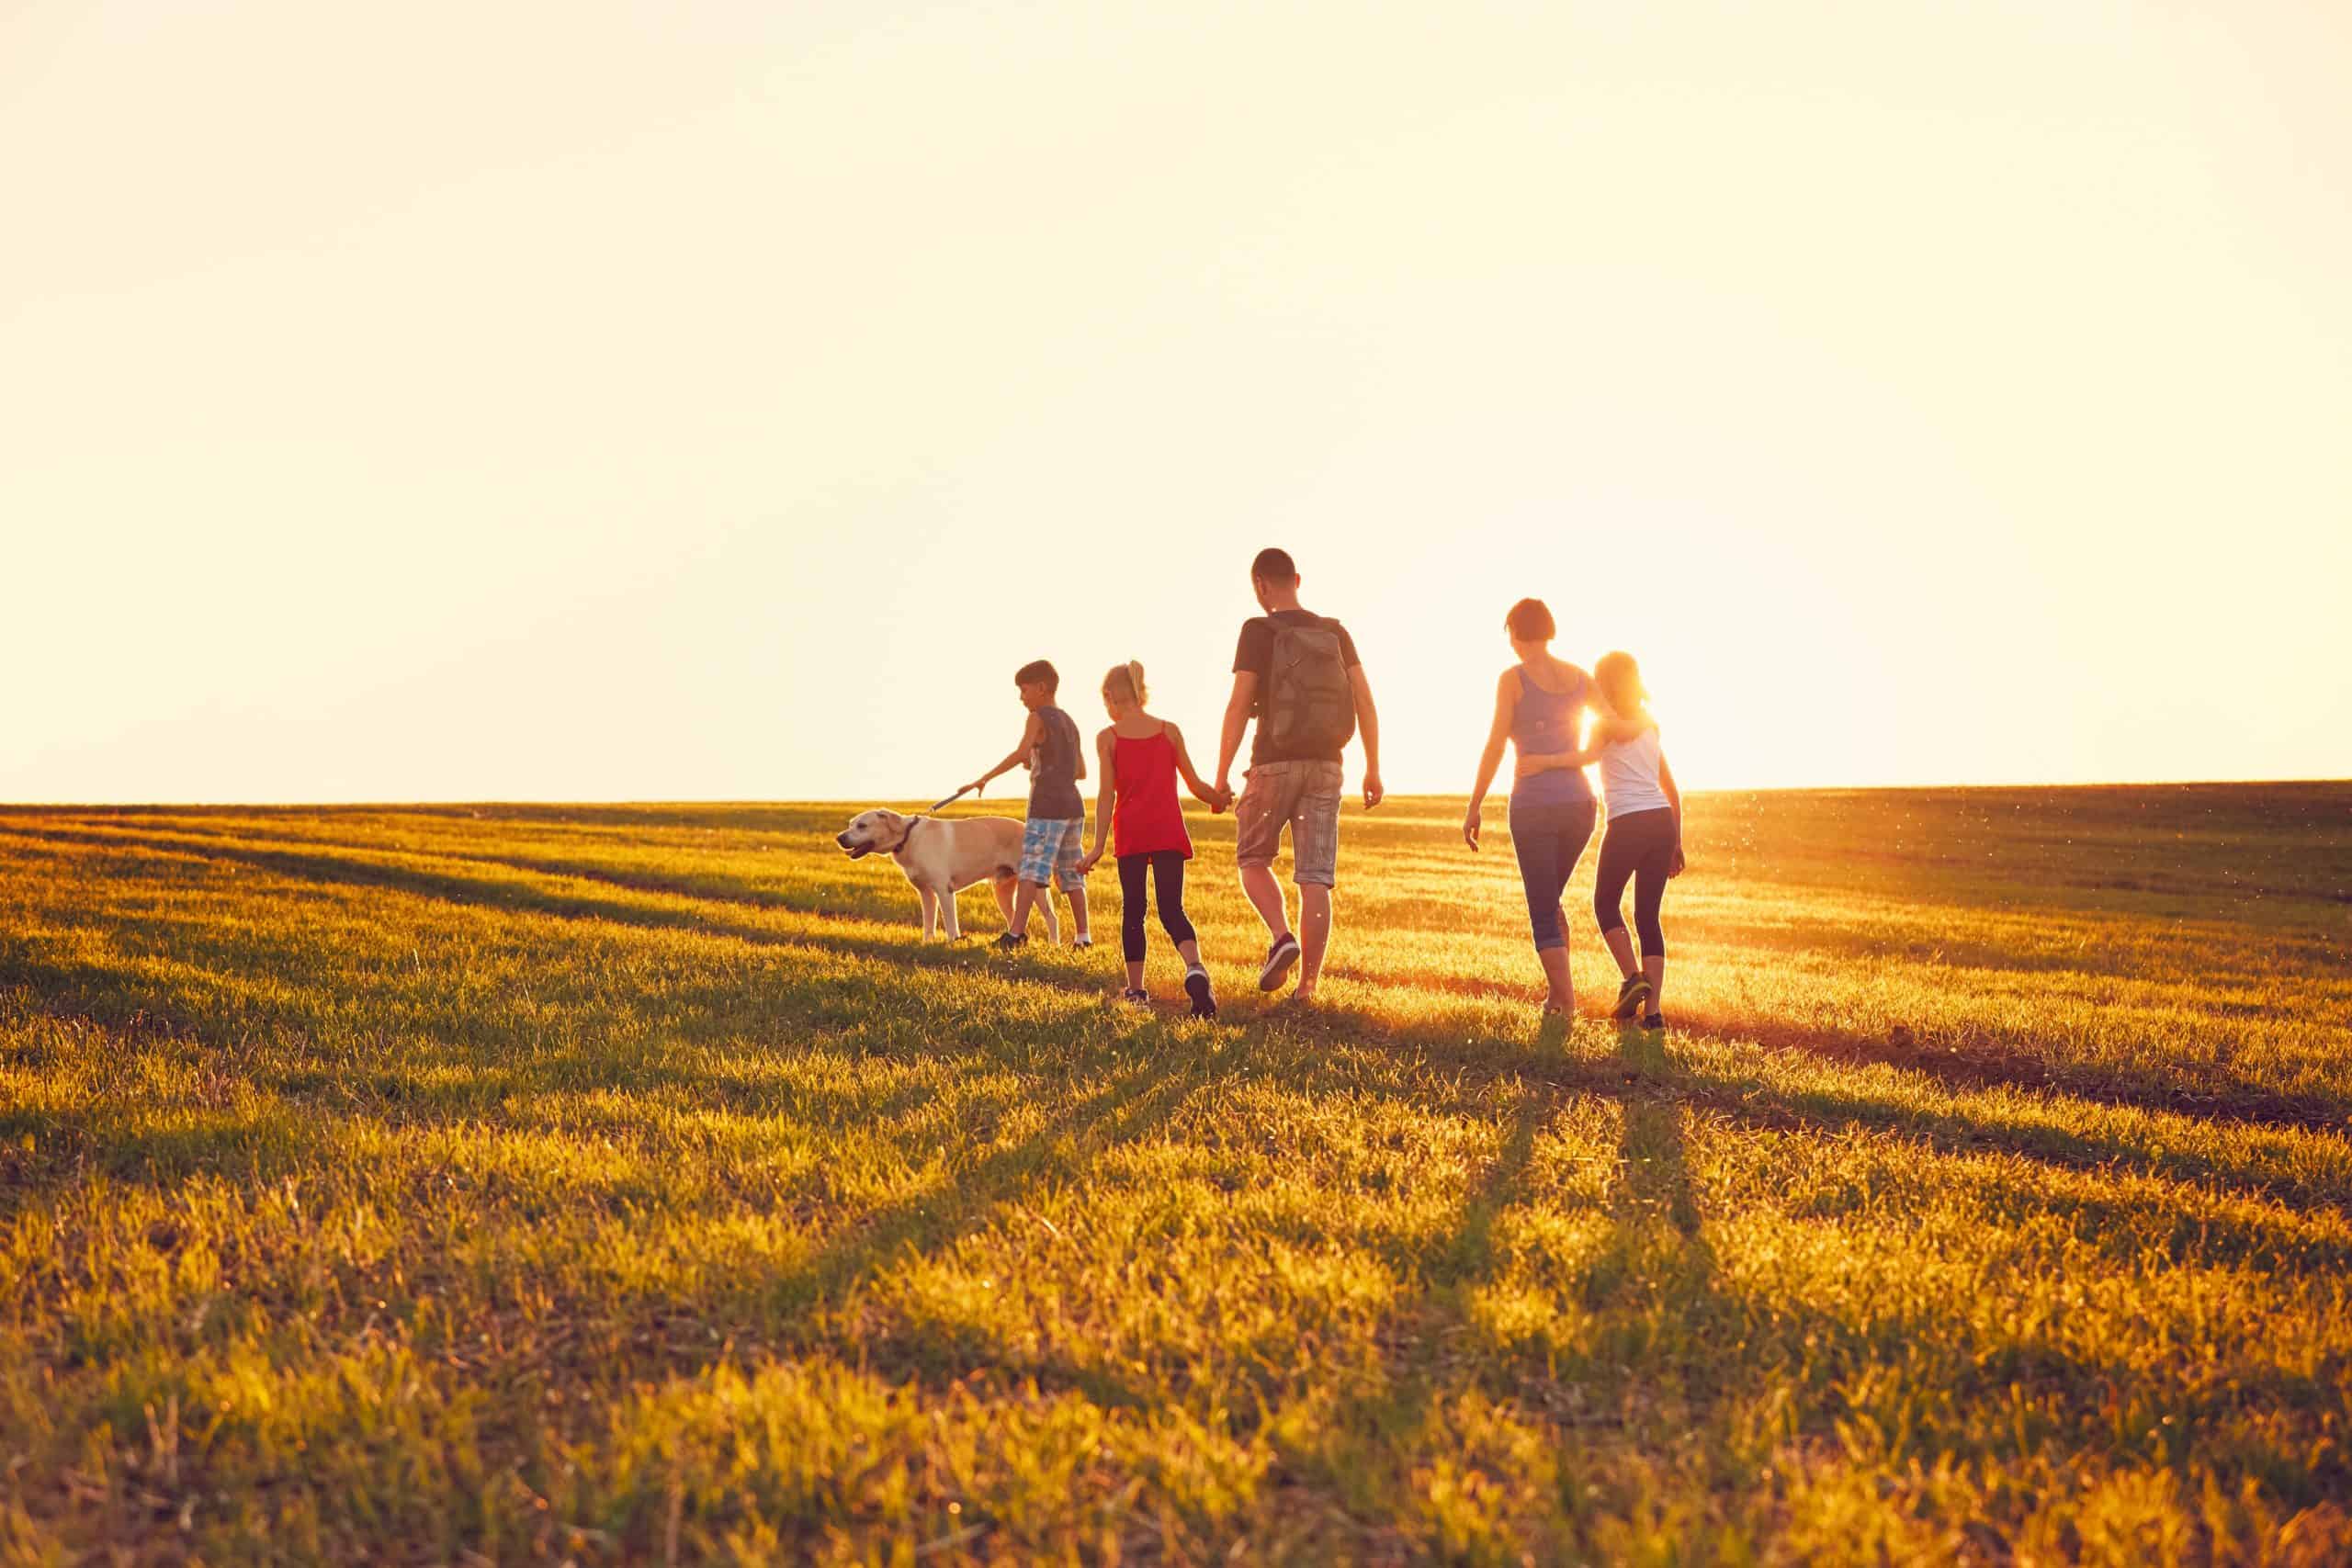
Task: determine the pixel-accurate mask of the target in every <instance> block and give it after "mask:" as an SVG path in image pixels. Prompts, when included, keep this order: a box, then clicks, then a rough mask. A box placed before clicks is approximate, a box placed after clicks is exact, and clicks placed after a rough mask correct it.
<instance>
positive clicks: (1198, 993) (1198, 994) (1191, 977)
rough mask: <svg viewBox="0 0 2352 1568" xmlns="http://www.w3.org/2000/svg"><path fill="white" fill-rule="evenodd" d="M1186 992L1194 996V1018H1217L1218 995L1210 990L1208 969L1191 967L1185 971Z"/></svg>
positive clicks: (1191, 996) (1189, 995) (1187, 994)
mask: <svg viewBox="0 0 2352 1568" xmlns="http://www.w3.org/2000/svg"><path fill="white" fill-rule="evenodd" d="M1184 994H1185V995H1186V996H1188V997H1190V998H1193V1017H1194V1018H1215V1017H1216V995H1215V994H1214V993H1213V992H1211V991H1210V990H1209V972H1208V971H1207V970H1205V969H1191V970H1187V971H1186V972H1185V974H1184Z"/></svg>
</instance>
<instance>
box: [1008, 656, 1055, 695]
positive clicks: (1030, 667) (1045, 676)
mask: <svg viewBox="0 0 2352 1568" xmlns="http://www.w3.org/2000/svg"><path fill="white" fill-rule="evenodd" d="M1012 683H1013V684H1014V685H1016V686H1043V687H1045V688H1046V690H1047V691H1049V692H1058V691H1060V690H1061V689H1062V678H1061V676H1060V675H1058V674H1057V673H1056V672H1055V671H1054V666H1053V662H1052V660H1045V659H1033V660H1030V661H1029V662H1028V663H1026V664H1024V665H1023V666H1022V667H1021V668H1020V669H1018V670H1015V671H1013V672H1012Z"/></svg>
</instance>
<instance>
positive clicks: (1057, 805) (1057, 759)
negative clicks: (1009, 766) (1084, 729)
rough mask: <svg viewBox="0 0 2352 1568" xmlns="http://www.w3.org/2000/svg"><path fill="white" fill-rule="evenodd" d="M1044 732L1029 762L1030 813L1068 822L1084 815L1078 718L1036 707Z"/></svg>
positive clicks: (1047, 708) (1059, 710) (1054, 709)
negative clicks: (1080, 787) (1080, 779)
mask: <svg viewBox="0 0 2352 1568" xmlns="http://www.w3.org/2000/svg"><path fill="white" fill-rule="evenodd" d="M1037 717H1038V718H1039V719H1040V720H1041V721H1042V722H1043V727H1044V733H1043V735H1042V737H1041V738H1040V739H1038V741H1037V746H1036V750H1035V754H1034V755H1033V757H1032V759H1031V762H1030V766H1031V768H1032V769H1033V770H1034V771H1033V772H1032V773H1030V775H1029V815H1030V816H1032V817H1046V818H1053V819H1054V820H1055V821H1057V822H1067V821H1069V819H1070V818H1073V817H1084V816H1085V815H1086V799H1085V797H1084V796H1083V795H1080V794H1079V793H1078V777H1079V773H1080V771H1081V764H1082V763H1083V761H1084V758H1083V756H1082V755H1081V754H1080V751H1079V749H1078V721H1077V720H1075V719H1073V718H1071V717H1070V716H1069V715H1068V714H1066V713H1064V712H1062V710H1061V709H1059V708H1052V707H1046V708H1039V709H1038V710H1037Z"/></svg>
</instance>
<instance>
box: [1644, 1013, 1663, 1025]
mask: <svg viewBox="0 0 2352 1568" xmlns="http://www.w3.org/2000/svg"><path fill="white" fill-rule="evenodd" d="M1642 1027H1643V1028H1644V1029H1664V1028H1665V1027H1666V1015H1665V1014H1664V1013H1658V1012H1654V1013H1652V1014H1650V1015H1649V1017H1647V1018H1645V1019H1644V1020H1642Z"/></svg>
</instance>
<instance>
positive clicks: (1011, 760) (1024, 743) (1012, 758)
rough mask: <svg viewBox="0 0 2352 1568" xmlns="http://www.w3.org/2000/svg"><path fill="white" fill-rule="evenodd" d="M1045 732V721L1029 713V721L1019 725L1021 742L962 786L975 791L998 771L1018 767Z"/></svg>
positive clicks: (980, 788)
mask: <svg viewBox="0 0 2352 1568" xmlns="http://www.w3.org/2000/svg"><path fill="white" fill-rule="evenodd" d="M1045 734H1046V721H1045V720H1044V719H1042V718H1039V717H1038V716H1036V715H1035V714H1034V713H1033V714H1031V715H1030V716H1029V722H1028V723H1026V724H1024V725H1023V726H1022V727H1021V744H1020V745H1018V746H1015V747H1014V748H1013V749H1012V750H1011V751H1009V752H1007V753H1005V758H1004V761H1001V762H999V763H998V764H997V765H996V766H995V767H993V768H990V769H989V771H988V772H987V773H982V774H981V775H980V776H979V777H978V778H976V779H974V780H973V781H972V782H971V783H970V784H966V785H965V786H964V787H965V788H967V789H969V790H973V791H976V792H977V791H978V790H982V789H986V788H987V787H988V783H989V780H990V779H992V778H995V777H996V776H997V775H998V774H1000V773H1011V772H1012V770H1013V769H1015V768H1017V767H1019V766H1020V765H1021V764H1022V763H1023V762H1025V761H1028V760H1029V753H1030V750H1032V749H1033V748H1034V747H1035V745H1036V744H1037V742H1038V741H1039V740H1041V739H1044V738H1045Z"/></svg>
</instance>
